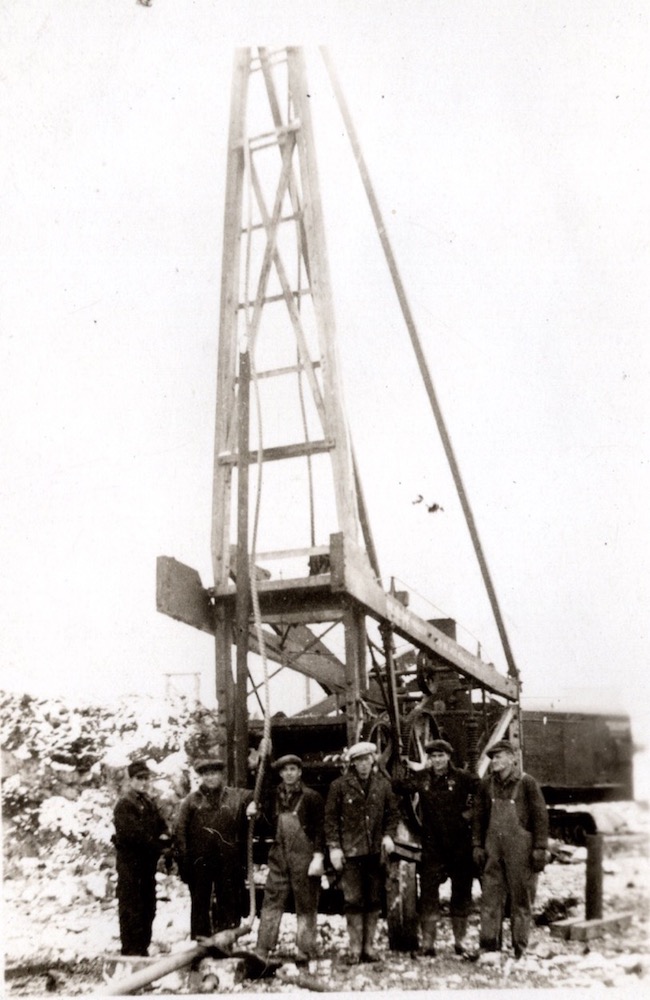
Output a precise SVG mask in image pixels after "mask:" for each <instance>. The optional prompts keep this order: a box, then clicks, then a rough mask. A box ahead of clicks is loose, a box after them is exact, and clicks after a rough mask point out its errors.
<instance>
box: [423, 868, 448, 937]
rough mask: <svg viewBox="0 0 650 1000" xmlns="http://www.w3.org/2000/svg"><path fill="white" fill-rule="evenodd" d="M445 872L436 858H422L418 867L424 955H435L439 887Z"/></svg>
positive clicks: (438, 914) (438, 915) (438, 917)
mask: <svg viewBox="0 0 650 1000" xmlns="http://www.w3.org/2000/svg"><path fill="white" fill-rule="evenodd" d="M444 880H445V872H444V870H443V868H442V865H441V863H440V861H439V859H438V858H437V857H435V856H434V857H427V856H426V855H425V856H424V857H423V858H422V864H421V866H420V931H421V935H422V939H421V945H420V948H421V950H422V952H423V954H425V955H435V953H436V934H437V930H438V921H439V919H440V885H441V883H442V882H443V881H444Z"/></svg>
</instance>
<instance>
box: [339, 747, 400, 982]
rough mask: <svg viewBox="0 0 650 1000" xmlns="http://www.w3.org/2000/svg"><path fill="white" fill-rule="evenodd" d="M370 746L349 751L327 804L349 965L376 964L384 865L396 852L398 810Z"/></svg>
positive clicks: (373, 748)
mask: <svg viewBox="0 0 650 1000" xmlns="http://www.w3.org/2000/svg"><path fill="white" fill-rule="evenodd" d="M376 752H377V748H376V746H375V745H374V743H365V742H363V743H355V744H354V746H351V747H350V748H349V750H348V751H347V755H346V756H347V760H348V762H349V765H350V766H349V768H348V770H347V772H346V773H345V774H343V775H342V776H341V777H340V778H337V779H336V780H335V781H333V782H332V784H331V786H330V790H329V795H328V796H327V803H326V805H325V839H326V842H327V846H328V848H329V856H330V861H331V863H332V867H333V868H334V869H335V871H337V872H341V887H342V889H343V899H344V910H345V916H346V922H347V927H348V938H349V942H350V951H349V961H350V963H351V964H356V963H357V962H361V961H366V962H376V961H378V960H379V956H378V955H377V952H376V951H375V948H374V939H375V932H376V930H377V921H378V919H379V913H380V906H381V889H382V882H383V875H384V872H383V867H382V862H383V861H384V860H385V858H387V857H388V856H389V855H390V854H392V852H393V851H394V850H395V844H394V842H393V837H394V836H395V834H396V832H397V823H398V819H399V812H398V809H397V800H396V798H395V796H394V794H393V791H392V788H391V784H390V781H388V779H387V778H385V777H384V776H383V775H381V774H380V773H379V772H378V771H377V769H376V768H375V767H374V763H375V755H376Z"/></svg>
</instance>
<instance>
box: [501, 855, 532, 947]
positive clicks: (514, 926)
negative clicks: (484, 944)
mask: <svg viewBox="0 0 650 1000" xmlns="http://www.w3.org/2000/svg"><path fill="white" fill-rule="evenodd" d="M512 848H513V849H512V850H511V851H509V852H508V853H507V856H506V859H505V867H506V878H507V882H508V891H509V894H510V932H511V936H512V946H513V948H514V950H515V954H516V955H521V954H522V953H523V952H524V951H525V949H526V948H527V947H528V939H529V936H530V921H531V911H532V900H531V886H532V884H533V883H532V878H531V876H532V871H531V868H530V861H529V856H530V848H529V844H528V843H527V841H526V840H525V839H524V838H523V837H522V838H521V839H520V841H519V842H518V843H517V844H514V843H513V845H512Z"/></svg>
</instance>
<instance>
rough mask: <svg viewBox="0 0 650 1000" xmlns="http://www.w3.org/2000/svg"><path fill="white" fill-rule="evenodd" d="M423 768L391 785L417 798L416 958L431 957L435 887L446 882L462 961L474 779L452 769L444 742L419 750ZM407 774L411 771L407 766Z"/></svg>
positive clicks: (469, 884) (470, 873) (437, 903)
mask: <svg viewBox="0 0 650 1000" xmlns="http://www.w3.org/2000/svg"><path fill="white" fill-rule="evenodd" d="M424 749H425V750H426V753H427V760H426V762H425V764H424V767H421V769H418V770H410V774H409V775H408V776H407V777H405V778H401V779H396V780H395V781H394V783H393V787H394V788H395V790H396V791H397V792H401V793H407V794H410V795H414V794H416V793H417V795H418V798H419V809H420V813H421V817H422V834H421V836H422V855H421V860H420V865H419V874H420V927H421V931H422V939H421V946H420V947H421V952H422V954H424V955H427V956H434V955H435V954H436V933H437V928H438V922H439V920H440V886H441V885H442V884H443V882H446V881H447V879H450V881H451V902H450V907H449V913H450V916H451V926H452V931H453V935H454V949H455V951H456V954H457V955H467V954H468V953H467V952H466V949H465V934H466V932H467V918H468V916H469V912H470V909H471V905H472V879H473V864H472V828H471V817H472V801H473V796H474V794H475V792H476V789H477V786H478V778H475V777H473V776H472V775H471V774H469V772H468V771H464V770H461V769H460V768H458V767H456V766H455V765H454V764H453V763H452V759H451V758H452V755H453V752H454V750H453V747H452V746H451V744H450V743H448V742H447V741H446V740H441V739H434V740H429V742H428V743H426V744H425V747H424ZM407 764H408V766H409V768H410V769H411V768H414V767H415V766H417V765H414V764H412V763H411V762H407Z"/></svg>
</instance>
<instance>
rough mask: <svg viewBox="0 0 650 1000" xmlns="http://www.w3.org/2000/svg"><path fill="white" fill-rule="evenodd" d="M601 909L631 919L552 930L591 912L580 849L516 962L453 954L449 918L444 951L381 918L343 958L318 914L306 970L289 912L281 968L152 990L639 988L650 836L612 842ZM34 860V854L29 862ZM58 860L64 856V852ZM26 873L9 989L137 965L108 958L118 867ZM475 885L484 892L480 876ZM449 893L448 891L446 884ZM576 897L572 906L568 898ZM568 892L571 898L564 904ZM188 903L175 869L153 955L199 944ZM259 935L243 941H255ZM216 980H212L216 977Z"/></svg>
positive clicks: (92, 983)
mask: <svg viewBox="0 0 650 1000" xmlns="http://www.w3.org/2000/svg"><path fill="white" fill-rule="evenodd" d="M605 846H606V852H605V853H606V857H605V862H604V876H603V895H604V913H605V915H612V914H614V913H620V912H631V913H632V921H631V924H630V926H629V927H628V928H627V929H625V930H623V931H610V932H608V933H605V934H603V935H602V936H600V937H597V938H593V939H592V940H590V941H588V942H577V941H564V940H561V939H557V938H555V937H553V936H552V934H551V930H550V928H549V926H548V925H546V924H544V923H543V921H544V920H545V919H546V917H547V916H548V915H550V916H551V918H552V917H553V916H555V915H556V914H558V913H560V914H561V913H562V911H563V910H566V912H567V913H568V914H569V915H575V916H581V915H583V914H584V890H585V861H584V858H583V852H580V851H579V850H578V851H577V852H574V854H573V855H572V856H571V860H570V861H569V862H568V863H560V862H559V861H555V862H553V863H552V864H551V865H549V866H548V868H547V869H546V871H545V872H544V874H543V876H542V878H541V880H540V884H539V891H538V899H537V904H536V913H537V920H538V921H542V923H539V924H536V926H535V927H534V930H533V934H532V939H531V945H530V949H529V952H528V953H527V954H526V955H525V956H524V958H523V959H521V960H519V961H515V960H514V959H513V957H512V953H511V951H510V949H505V950H504V951H503V953H501V954H498V955H497V954H490V955H484V956H482V957H481V958H480V959H479V960H478V961H477V962H475V963H471V962H467V961H464V960H463V959H460V958H458V957H457V956H456V955H455V954H454V953H453V947H452V940H451V934H450V929H449V926H448V921H446V920H445V921H444V922H443V925H442V931H441V935H440V946H439V949H438V951H439V954H438V955H437V956H436V958H415V957H412V956H411V955H408V954H397V953H392V952H390V951H389V950H388V942H387V939H386V932H385V925H384V924H383V922H381V923H380V930H379V942H378V943H379V950H380V953H381V956H382V961H381V962H380V963H378V964H376V965H369V964H364V965H359V966H356V967H353V968H350V967H347V966H346V965H344V963H343V962H342V956H343V955H344V953H345V947H346V935H345V924H344V919H343V917H341V916H320V917H319V932H320V940H321V949H322V954H321V957H320V959H319V960H318V961H315V962H312V963H311V964H310V967H309V969H308V970H304V969H298V968H297V967H296V966H295V964H294V963H293V961H292V958H293V956H294V955H295V951H294V930H295V920H294V918H293V917H292V916H291V915H286V916H285V917H284V920H283V927H282V932H281V938H280V947H279V953H280V954H279V957H280V958H281V959H282V960H283V961H284V965H283V966H282V968H281V969H280V970H279V972H278V973H277V974H276V975H275V976H274V977H273V978H270V979H264V980H260V981H255V982H253V981H240V980H241V967H240V966H241V963H238V962H236V961H233V960H228V961H225V962H218V961H212V960H208V961H206V963H205V964H204V965H203V966H202V967H201V970H200V971H199V972H198V973H194V974H193V977H190V974H189V972H188V971H186V970H181V971H178V972H174V973H172V974H170V975H168V976H166V977H165V978H164V979H161V980H159V981H157V982H156V983H155V984H154V985H153V986H152V987H150V988H149V989H148V992H152V993H162V994H176V993H178V994H189V993H198V992H202V991H204V990H205V991H206V992H207V991H210V992H211V991H217V992H236V993H278V992H293V991H296V990H302V989H304V988H306V989H311V990H316V991H334V992H341V991H354V992H358V991H364V992H365V991H382V992H383V991H391V992H392V991H411V990H423V989H424V990H432V989H435V990H439V989H497V988H498V989H504V988H512V989H515V988H521V987H529V988H530V987H564V988H572V989H574V988H578V987H593V986H602V985H605V986H608V987H611V988H614V989H616V990H621V989H630V990H634V991H641V990H642V989H644V988H647V985H648V978H647V977H648V972H649V970H650V934H649V931H650V892H649V886H650V881H649V878H648V876H649V874H650V862H649V859H648V851H647V840H646V839H645V837H644V836H643V835H639V834H637V835H635V834H628V835H619V836H615V837H611V838H607V839H606V844H605ZM28 860H29V861H32V859H25V861H28ZM55 860H56V864H57V868H58V867H59V865H60V862H61V858H58V859H55ZM22 868H23V870H22V872H21V873H20V874H18V873H16V874H15V875H14V876H12V877H11V878H9V879H5V884H4V889H5V914H4V923H5V949H6V962H7V964H6V994H7V995H12V994H16V995H44V994H45V993H52V992H57V993H59V994H65V995H80V994H84V995H88V994H93V993H97V992H99V991H100V990H101V989H102V988H103V987H104V985H105V984H106V983H107V982H108V981H109V979H110V977H111V976H115V977H116V981H118V980H119V979H120V978H121V977H122V976H123V975H124V974H126V973H128V971H129V969H128V968H127V967H126V966H124V965H122V966H120V965H119V963H118V966H117V968H116V966H115V963H114V961H112V960H111V958H110V957H111V956H114V955H115V954H116V953H117V952H118V950H119V940H118V934H117V907H116V903H115V900H114V898H112V894H111V887H112V873H110V872H106V873H102V874H101V875H100V876H98V877H96V878H91V877H89V876H88V875H85V876H84V875H79V876H75V875H73V874H69V875H67V876H65V877H64V876H63V875H61V874H59V875H58V876H57V878H56V879H55V880H53V879H52V878H51V876H50V873H49V868H50V865H49V864H48V862H47V861H38V862H37V863H36V864H34V863H29V864H23V866H22ZM476 892H477V894H478V892H479V889H478V885H476ZM443 894H444V890H443ZM571 900H573V901H574V905H573V906H571V904H570V901H571ZM567 901H569V902H568V905H567ZM188 923H189V901H188V898H187V892H186V889H185V887H184V886H183V885H182V884H181V883H180V882H179V881H178V879H177V878H175V877H174V876H165V875H162V874H161V875H160V880H159V903H158V913H157V916H156V921H155V924H154V942H153V947H152V949H151V952H152V955H153V956H156V955H158V956H161V955H165V954H168V953H170V952H176V951H179V950H183V949H184V948H186V947H190V941H189V939H188V936H187V933H186V929H187V927H188ZM477 941H478V913H477V912H475V913H474V914H473V916H472V918H471V923H470V935H469V943H470V944H471V945H474V946H476V944H477ZM253 944H254V933H253V934H252V935H249V936H248V937H243V938H241V939H240V941H239V945H240V946H241V947H242V948H244V949H245V948H247V947H252V945H253ZM210 977H212V978H210Z"/></svg>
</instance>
